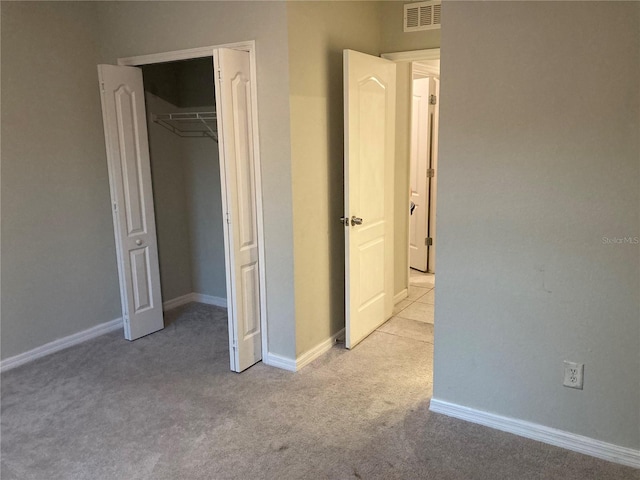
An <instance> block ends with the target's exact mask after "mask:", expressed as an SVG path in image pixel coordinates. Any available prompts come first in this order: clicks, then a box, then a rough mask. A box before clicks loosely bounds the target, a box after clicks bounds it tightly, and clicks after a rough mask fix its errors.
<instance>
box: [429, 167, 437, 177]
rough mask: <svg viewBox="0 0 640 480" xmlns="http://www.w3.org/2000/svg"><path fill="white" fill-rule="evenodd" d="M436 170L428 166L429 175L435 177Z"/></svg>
mask: <svg viewBox="0 0 640 480" xmlns="http://www.w3.org/2000/svg"><path fill="white" fill-rule="evenodd" d="M435 175H436V171H435V170H434V169H433V168H427V177H428V178H432V177H435Z"/></svg>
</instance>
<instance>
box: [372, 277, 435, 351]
mask: <svg viewBox="0 0 640 480" xmlns="http://www.w3.org/2000/svg"><path fill="white" fill-rule="evenodd" d="M434 287H435V275H434V274H432V273H422V272H419V271H417V270H411V271H410V274H409V294H408V296H407V298H405V299H404V300H400V301H399V302H398V303H396V305H395V307H394V309H393V317H391V318H390V319H389V320H388V321H387V322H386V323H385V324H384V325H382V326H381V327H380V328H378V331H379V332H382V333H388V334H390V335H398V336H400V337H408V338H413V339H414V340H418V341H422V342H426V343H431V344H433V303H434V302H433V297H434Z"/></svg>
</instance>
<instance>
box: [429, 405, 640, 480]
mask: <svg viewBox="0 0 640 480" xmlns="http://www.w3.org/2000/svg"><path fill="white" fill-rule="evenodd" d="M429 410H431V411H432V412H435V413H442V414H444V415H448V416H450V417H455V418H460V419H461V420H466V421H468V422H472V423H477V424H480V425H484V426H486V427H491V428H495V429H496V430H502V431H503V432H508V433H513V434H515V435H520V436H521V437H526V438H530V439H532V440H537V441H539V442H543V443H548V444H549V445H555V446H556V447H562V448H566V449H567V450H573V451H574V452H579V453H584V454H585V455H591V456H593V457H597V458H602V459H603V460H608V461H610V462H615V463H619V464H622V465H627V466H629V467H635V468H640V450H633V449H631V448H627V447H621V446H618V445H614V444H612V443H607V442H603V441H601V440H595V439H593V438H589V437H584V436H582V435H577V434H575V433H570V432H566V431H564V430H558V429H555V428H551V427H545V426H544V425H540V424H537V423H531V422H527V421H524V420H519V419H517V418H510V417H503V416H501V415H496V414H494V413H488V412H483V411H481V410H476V409H473V408H469V407H463V406H462V405H457V404H455V403H449V402H445V401H443V400H438V399H436V398H433V399H431V405H430V406H429Z"/></svg>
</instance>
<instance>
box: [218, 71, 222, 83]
mask: <svg viewBox="0 0 640 480" xmlns="http://www.w3.org/2000/svg"><path fill="white" fill-rule="evenodd" d="M218 80H219V81H220V82H222V70H218Z"/></svg>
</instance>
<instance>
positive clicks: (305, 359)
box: [296, 328, 344, 371]
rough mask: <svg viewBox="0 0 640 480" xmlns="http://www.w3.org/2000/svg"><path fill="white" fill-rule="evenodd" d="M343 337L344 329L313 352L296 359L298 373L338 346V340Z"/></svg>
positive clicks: (307, 352)
mask: <svg viewBox="0 0 640 480" xmlns="http://www.w3.org/2000/svg"><path fill="white" fill-rule="evenodd" d="M341 335H344V328H343V329H342V330H340V331H339V332H337V333H335V334H333V335H332V336H331V337H329V338H327V339H326V340H325V341H324V342H321V343H319V344H318V345H316V346H315V347H313V348H312V349H311V350H307V351H306V352H304V353H303V354H302V355H300V356H299V357H298V358H296V371H297V370H300V369H301V368H302V367H304V366H305V365H308V364H310V363H311V362H313V361H314V360H315V359H316V358H318V357H320V356H321V355H323V354H324V353H326V352H328V351H329V350H331V347H333V346H334V345H335V344H336V339H337V338H338V337H340V336H341Z"/></svg>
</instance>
